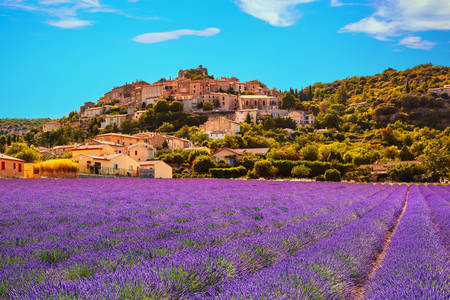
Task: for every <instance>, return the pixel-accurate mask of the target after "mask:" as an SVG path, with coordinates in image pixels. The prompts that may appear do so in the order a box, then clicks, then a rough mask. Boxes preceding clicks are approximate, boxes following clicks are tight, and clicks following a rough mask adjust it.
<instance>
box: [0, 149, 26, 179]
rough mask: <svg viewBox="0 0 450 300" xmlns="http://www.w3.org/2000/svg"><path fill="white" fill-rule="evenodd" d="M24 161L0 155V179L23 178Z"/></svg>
mask: <svg viewBox="0 0 450 300" xmlns="http://www.w3.org/2000/svg"><path fill="white" fill-rule="evenodd" d="M24 164H25V161H24V160H22V159H18V158H15V157H11V156H8V155H5V154H0V178H23V177H24Z"/></svg>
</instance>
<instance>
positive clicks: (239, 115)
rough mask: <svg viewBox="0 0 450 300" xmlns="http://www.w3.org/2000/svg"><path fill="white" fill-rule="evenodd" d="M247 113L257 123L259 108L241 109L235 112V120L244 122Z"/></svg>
mask: <svg viewBox="0 0 450 300" xmlns="http://www.w3.org/2000/svg"><path fill="white" fill-rule="evenodd" d="M247 115H248V116H249V117H250V120H251V121H252V123H253V124H256V120H257V116H258V109H256V108H253V109H240V110H237V111H236V112H235V113H234V120H235V121H236V122H238V123H244V122H245V121H247Z"/></svg>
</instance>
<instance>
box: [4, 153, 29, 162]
mask: <svg viewBox="0 0 450 300" xmlns="http://www.w3.org/2000/svg"><path fill="white" fill-rule="evenodd" d="M0 159H8V160H15V161H19V162H25V161H24V160H22V159H18V158H15V157H12V156H8V155H5V154H0Z"/></svg>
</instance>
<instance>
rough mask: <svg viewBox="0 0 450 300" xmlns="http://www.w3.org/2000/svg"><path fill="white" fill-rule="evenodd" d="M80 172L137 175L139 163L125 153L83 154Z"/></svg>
mask: <svg viewBox="0 0 450 300" xmlns="http://www.w3.org/2000/svg"><path fill="white" fill-rule="evenodd" d="M79 164H80V172H81V173H87V174H101V175H111V176H137V174H138V173H137V172H138V169H139V163H138V162H137V161H135V160H134V159H132V158H131V157H129V156H128V155H125V154H123V153H122V154H105V155H100V156H95V155H86V154H81V155H80V159H79Z"/></svg>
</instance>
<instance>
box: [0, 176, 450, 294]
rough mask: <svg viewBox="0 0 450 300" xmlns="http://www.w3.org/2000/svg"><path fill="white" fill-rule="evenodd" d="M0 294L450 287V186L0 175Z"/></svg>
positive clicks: (441, 290)
mask: <svg viewBox="0 0 450 300" xmlns="http://www.w3.org/2000/svg"><path fill="white" fill-rule="evenodd" d="M0 191H1V198H0V298H1V299H448V298H449V296H450V275H449V274H450V255H449V250H450V202H449V201H450V197H449V196H450V189H449V187H448V186H416V185H411V186H407V185H381V184H361V183H329V182H328V183H326V182H281V181H280V182H275V181H238V180H205V179H186V180H139V179H75V180H69V179H68V180H52V179H42V180H26V181H25V180H3V181H0Z"/></svg>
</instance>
